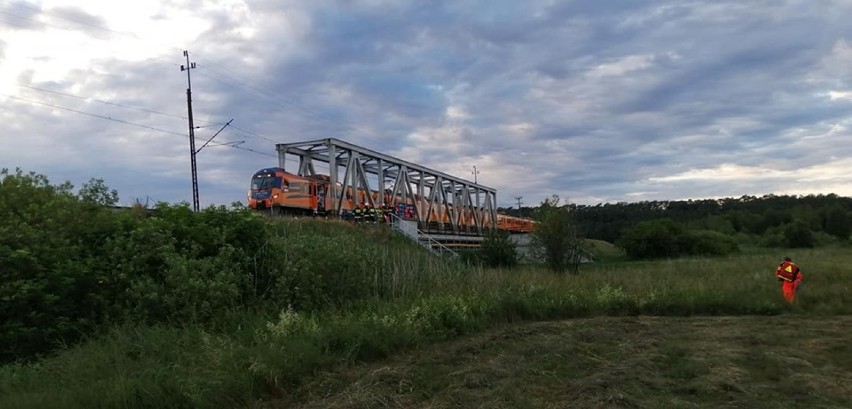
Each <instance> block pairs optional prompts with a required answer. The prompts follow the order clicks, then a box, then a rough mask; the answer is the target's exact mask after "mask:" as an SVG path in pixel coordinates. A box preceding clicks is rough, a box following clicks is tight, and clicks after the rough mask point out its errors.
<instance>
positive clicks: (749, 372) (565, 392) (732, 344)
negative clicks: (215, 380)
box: [264, 316, 852, 409]
mask: <svg viewBox="0 0 852 409" xmlns="http://www.w3.org/2000/svg"><path fill="white" fill-rule="evenodd" d="M850 326H852V318H850V317H831V318H828V317H806V316H775V317H690V318H682V317H648V316H641V317H620V318H619V317H599V318H591V319H577V320H568V321H559V322H542V323H532V324H519V325H511V326H501V327H498V328H496V329H493V330H490V331H487V332H485V333H483V334H480V335H476V336H473V337H468V338H465V339H461V340H456V341H450V342H445V343H440V344H438V345H435V346H430V347H427V348H422V349H420V350H417V351H413V352H411V353H407V354H402V355H399V356H396V357H394V358H391V359H387V360H383V361H381V362H375V363H369V364H363V365H357V366H353V367H348V368H340V369H338V370H334V371H329V372H325V373H322V374H319V375H317V376H315V377H314V378H313V379H312V380H311V381H310V382H309V383H307V384H306V385H304V386H303V387H302V388H301V389H300V394H298V395H296V396H293V397H290V398H286V399H281V400H277V401H273V402H269V403H268V404H267V405H265V406H264V407H269V408H277V407H299V408H369V407H395V408H418V407H424V408H425V407H429V408H433V407H489V408H518V407H524V408H527V407H528V408H551V407H576V408H597V407H604V408H720V407H731V408H838V409H839V408H847V407H852V386H850V385H852V365H849V359H850V357H852V350H850V349H849V348H848V347H847V348H843V347H842V346H843V345H847V344H848V342H847V330H846V328H849V327H850ZM837 348H843V349H842V350H838V349H837Z"/></svg>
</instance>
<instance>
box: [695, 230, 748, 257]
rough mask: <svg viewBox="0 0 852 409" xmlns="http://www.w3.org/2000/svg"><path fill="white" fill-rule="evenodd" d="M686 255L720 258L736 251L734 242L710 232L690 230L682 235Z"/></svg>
mask: <svg viewBox="0 0 852 409" xmlns="http://www.w3.org/2000/svg"><path fill="white" fill-rule="evenodd" d="M682 242H683V246H684V247H685V252H686V254H689V255H693V256H722V255H726V254H731V253H734V252H736V251H737V249H738V246H737V242H736V240H734V238H733V237H731V236H728V235H727V234H724V233H720V232H718V231H712V230H692V231H687V232H686V233H685V234H684V235H683V239H682Z"/></svg>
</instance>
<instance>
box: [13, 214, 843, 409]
mask: <svg viewBox="0 0 852 409" xmlns="http://www.w3.org/2000/svg"><path fill="white" fill-rule="evenodd" d="M320 227H322V229H317V230H323V231H324V232H323V234H324V236H317V237H313V236H311V237H308V236H307V235H308V234H313V233H311V232H310V231H308V230H307V229H306V230H304V231H302V232H301V233H299V234H301V235H302V236H304V237H303V240H304V242H305V243H314V244H316V246H313V247H311V246H307V245H305V246H303V248H304V249H305V251H310V249H312V248H324V249H325V250H326V251H329V248H327V247H328V246H325V247H323V246H321V244H322V243H327V242H329V240H330V239H328V238H327V235H328V232H326V231H325V230H328V231H330V232H331V233H333V234H339V235H342V234H344V233H345V234H348V235H352V234H353V233H352V232H349V230H351V229H352V228H351V227H350V226H339V225H338V224H332V223H330V224H328V225H327V226H320ZM284 228H289V229H290V230H293V227H286V226H285V227H284ZM295 228H298V229H301V228H302V227H300V225H296V226H295ZM312 229H313V228H312ZM334 229H347V230H334ZM300 231H301V230H300ZM334 232H339V233H334ZM382 234H384V233H382ZM302 236H299V237H302ZM331 237H335V236H331ZM378 237H381V236H378ZM339 242H340V243H348V241H342V240H341V241H339ZM391 244H392V243H391V242H376V243H363V244H358V245H357V246H353V247H354V248H357V249H362V248H363V247H362V246H374V247H370V248H368V250H369V251H370V252H371V253H370V254H374V255H375V256H374V257H373V256H371V259H370V260H366V259H363V257H362V258H361V259H358V260H359V263H362V264H364V265H363V266H361V267H360V269H359V270H358V271H363V272H367V273H370V276H369V277H366V276H365V280H362V281H364V282H365V283H367V284H370V288H382V289H386V290H383V292H381V293H379V292H374V293H369V292H364V293H365V294H373V295H371V296H367V297H363V298H359V299H355V300H352V299H350V300H348V301H346V302H333V301H334V300H330V301H332V302H329V304H328V307H326V308H316V309H310V310H298V309H290V308H288V306H287V305H280V306H277V308H275V310H276V312H275V313H269V312H265V311H253V310H245V309H235V310H231V311H221V314H219V316H217V317H216V320H215V325H209V324H206V325H201V324H198V323H193V322H172V323H170V324H155V325H142V324H136V323H133V322H130V323H127V324H124V325H120V326H116V327H114V328H112V329H111V330H109V331H104V332H101V333H100V334H97V335H94V336H91V337H89V340H88V341H86V342H83V343H82V344H79V345H75V346H71V347H69V348H66V349H64V350H61V351H59V352H57V353H56V354H55V355H53V356H50V357H46V358H44V359H41V360H39V361H36V362H30V363H14V364H8V365H5V366H2V367H0V407H2V408H56V407H63V408H92V407H101V408H158V407H162V408H175V407H187V408H194V407H209V408H233V407H287V406H291V405H296V406H306V407H325V406H337V407H375V406H396V407H408V406H415V407H418V406H419V407H470V406H492V407H519V406H521V407H523V406H530V407H549V406H556V407H561V406H571V405H575V407H619V405H620V406H621V407H679V406H680V407H695V405H698V407H702V406H700V405H705V406H703V407H720V406H726V405H727V406H730V407H784V406H785V405H786V406H787V407H819V406H820V405H822V407H848V405H845V404H846V403H848V401H843V400H839V401H838V400H837V399H840V398H837V396H841V397H842V396H844V395H845V394H846V392H848V386H847V385H848V384H849V383H848V381H849V371H850V369H849V366H848V364H849V362H850V358H849V355H850V351H849V349H848V348H847V347H845V346H843V345H845V344H843V343H841V342H840V341H839V340H840V339H842V337H843V328H844V326H845V328H848V327H850V326H849V325H846V324H849V321H850V320H849V318H848V317H847V315H850V314H852V295H850V294H852V267H850V266H852V252H850V251H849V250H848V249H847V248H823V249H814V250H797V251H792V252H788V251H779V250H771V249H770V250H765V249H752V250H747V251H744V252H743V253H741V254H739V255H734V256H728V257H721V258H684V259H675V260H660V261H651V262H623V261H619V262H600V263H595V264H589V265H584V266H583V267H582V268H581V272H580V274H578V275H567V276H556V275H553V274H552V273H550V272H548V271H546V270H542V269H540V268H534V267H522V268H518V269H515V270H505V271H504V270H488V269H477V268H469V267H465V266H461V265H458V266H456V265H452V264H446V263H444V262H442V261H440V260H434V259H432V258H428V257H427V258H424V257H423V255H422V254H417V255H416V257H414V256H415V254H414V253H412V252H417V251H419V249H415V248H411V247H410V246H397V247H392V246H391ZM336 251H339V254H334V257H333V258H330V257H328V255H327V254H326V255H323V254H311V255H308V256H306V257H312V258H313V259H312V261H311V263H309V264H304V265H307V266H314V267H316V266H324V265H325V264H323V263H326V262H328V263H331V262H332V261H334V260H337V261H335V262H345V261H346V260H353V259H355V258H354V257H351V255H350V254H348V253H347V252H352V251H355V250H353V249H350V248H345V249H336ZM293 254H296V253H293ZM785 255H790V256H792V257H793V258H794V259H795V260H796V261H798V262H799V264H800V265H801V266H802V269H803V271H804V273H805V285H804V287H803V289H802V292H801V294H800V301H799V303H798V305H796V306H795V307H790V306H787V305H786V304H785V303H784V302H783V301H782V298H781V294H780V289H779V288H778V287H779V286H778V283H777V282H776V281H775V280H774V278H773V271H774V268H775V266H776V265H777V263H778V262H779V261H780V259H781V258H782V257H783V256H785ZM288 257H289V258H288ZM284 259H287V260H289V261H288V262H294V263H298V262H300V260H299V259H296V258H295V256H292V255H288V256H287V257H284ZM373 262H374V263H375V266H376V267H373V264H371V263H373ZM328 263H326V264H328ZM332 264H333V263H332ZM333 267H334V266H333V265H331V266H329V271H335V270H334V268H333ZM300 271H301V270H300ZM304 273H305V274H307V273H312V271H308V270H305V271H304ZM310 277H314V276H310ZM344 278H346V277H342V278H341V279H344ZM353 282H354V281H353ZM359 282H360V281H359ZM531 323H533V324H531ZM788 323H791V324H788ZM793 323H795V325H794V324H793ZM797 331H800V332H802V335H801V336H800V335H799V334H798V332H797ZM776 339H777V340H779V341H780V342H779V343H776V342H774V340H776ZM714 340H715V341H714ZM716 345H718V347H716ZM808 348H810V349H812V350H813V351H814V354H813V355H811V356H809V357H808V356H806V354H807V352H808ZM725 351H727V352H725ZM797 351H798V352H797ZM794 352H795V353H794ZM418 357H421V358H418ZM796 359H798V360H799V361H796ZM830 365H834V366H833V367H831V366H830ZM383 368H390V369H389V370H386V369H383ZM791 368H798V370H799V371H792V370H791ZM832 368H833V369H832ZM518 371H520V372H518ZM382 373H385V374H388V375H387V376H386V377H385V378H382V376H384V375H382ZM797 373H801V374H804V375H803V376H804V377H805V378H796V377H795V376H794V375H796V374H797ZM376 377H378V378H376ZM790 377H793V381H795V382H798V381H802V382H805V383H807V384H808V385H810V386H808V388H809V389H806V390H807V391H808V392H807V393H802V394H799V393H798V392H796V394H795V396H792V397H790V398H789V399H793V400H790V401H788V400H784V399H787V398H784V396H787V395H783V394H782V395H778V396H780V397H776V392H778V391H781V390H783V391H786V390H787V389H784V386H783V385H784V383H785V382H788V378H790ZM723 378H727V379H726V380H724V381H723ZM370 379H373V380H372V381H371V380H370ZM793 381H790V382H793ZM359 382H360V385H361V386H358V385H359ZM724 382H727V383H724ZM478 384H481V387H480V386H476V385H478ZM789 384H790V383H788V385H789ZM823 384H824V385H823ZM394 385H395V386H394ZM466 385H467V386H466ZM470 385H472V387H470V388H469V386H470ZM683 385H691V386H686V387H684V386H683ZM726 385H727V386H726ZM821 385H822V386H821ZM831 385H834V386H831ZM373 387H375V388H376V389H370V388H373ZM466 388H467V389H470V390H467V389H466ZM725 388H732V389H731V390H729V391H728V390H726V389H725ZM832 388H834V389H832ZM720 391H721V392H720ZM791 393H792V392H791ZM714 394H715V395H714ZM710 395H714V396H710ZM716 395H718V396H716ZM726 396H728V397H731V396H732V397H733V399H734V400H726V399H727V398H725V397H726ZM773 399H775V400H773ZM714 402H715V403H716V404H715V405H713V403H714ZM731 402H734V403H731ZM778 402H782V403H783V405H781V406H777V405H776V404H778ZM784 402H786V403H784ZM800 402H803V403H801V404H800ZM838 402H839V403H838ZM752 405H754V406H752ZM844 405H845V406H844Z"/></svg>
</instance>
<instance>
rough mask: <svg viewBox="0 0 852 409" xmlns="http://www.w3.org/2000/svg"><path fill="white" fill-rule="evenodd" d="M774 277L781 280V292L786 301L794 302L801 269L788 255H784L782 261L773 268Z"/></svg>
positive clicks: (800, 278)
mask: <svg viewBox="0 0 852 409" xmlns="http://www.w3.org/2000/svg"><path fill="white" fill-rule="evenodd" d="M775 277H776V278H777V279H778V281H780V282H781V293H782V294H784V299H785V300H787V302H788V303H790V304H794V303H795V302H796V291H797V290H798V289H799V285H801V284H802V270H801V269H799V266H798V265H796V263H794V262H793V260H792V259H791V258H790V257H784V261H783V262H781V264H780V265H778V268H776V269H775Z"/></svg>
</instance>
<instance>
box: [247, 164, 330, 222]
mask: <svg viewBox="0 0 852 409" xmlns="http://www.w3.org/2000/svg"><path fill="white" fill-rule="evenodd" d="M328 184H329V183H328V176H324V175H313V176H307V177H302V176H299V175H294V174H292V173H287V172H285V171H284V169H282V168H266V169H261V170H259V171H257V172H256V173H255V174H254V176H252V178H251V187H250V189H249V192H248V207H249V208H250V209H255V210H265V209H269V210H271V211H272V212H273V213H286V214H294V215H296V214H306V215H316V214H325V213H326V209H327V205H328V202H329V201H330V200H329V198H328V197H327V192H328Z"/></svg>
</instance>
